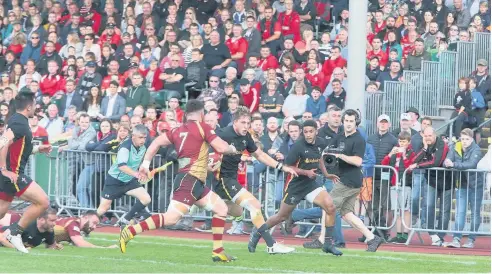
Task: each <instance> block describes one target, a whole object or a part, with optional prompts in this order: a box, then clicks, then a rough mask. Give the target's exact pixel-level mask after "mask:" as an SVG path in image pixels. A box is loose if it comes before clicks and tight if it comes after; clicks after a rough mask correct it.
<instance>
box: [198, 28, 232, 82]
mask: <svg viewBox="0 0 492 274" xmlns="http://www.w3.org/2000/svg"><path fill="white" fill-rule="evenodd" d="M202 54H203V61H204V62H205V66H206V67H207V69H209V70H210V75H213V76H217V77H219V78H222V77H224V76H225V71H226V68H227V67H228V66H229V63H230V62H231V61H232V59H231V51H230V50H229V48H228V47H227V46H226V45H225V44H224V43H222V42H220V35H219V33H218V32H217V31H212V33H210V43H209V44H205V45H204V46H203V47H202Z"/></svg>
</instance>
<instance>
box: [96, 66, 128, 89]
mask: <svg viewBox="0 0 492 274" xmlns="http://www.w3.org/2000/svg"><path fill="white" fill-rule="evenodd" d="M119 69H120V65H119V64H118V61H116V60H112V61H111V62H109V65H108V75H107V76H106V77H104V79H103V80H102V83H101V90H102V91H103V92H106V89H108V88H109V83H111V81H117V82H118V83H120V86H121V87H122V86H124V85H125V77H123V75H121V74H119V72H118V70H119Z"/></svg>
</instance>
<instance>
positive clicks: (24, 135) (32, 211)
mask: <svg viewBox="0 0 492 274" xmlns="http://www.w3.org/2000/svg"><path fill="white" fill-rule="evenodd" d="M14 106H15V110H16V113H14V114H13V115H12V116H11V117H10V119H9V120H8V121H7V126H8V128H10V129H11V130H12V131H13V133H14V138H13V140H12V141H10V142H8V143H7V144H6V145H5V146H4V147H3V148H2V149H1V150H0V171H1V173H2V175H1V176H0V218H3V216H4V215H5V213H7V211H8V209H9V206H10V203H11V202H12V200H13V198H14V196H16V197H19V198H20V199H21V200H24V201H28V202H30V203H31V205H30V206H29V207H28V208H27V209H26V211H25V212H24V214H23V215H22V217H21V219H20V220H19V222H17V223H14V224H12V225H11V226H10V227H9V228H8V229H7V230H5V232H4V235H5V238H6V239H7V240H8V241H9V242H10V243H11V244H12V245H13V246H14V247H15V248H16V249H17V250H19V251H21V252H23V253H28V252H29V251H28V250H27V249H26V247H25V246H24V244H23V242H22V232H23V231H24V230H25V229H26V228H27V227H28V226H29V224H31V223H32V222H34V221H35V220H36V219H37V218H38V217H39V216H41V214H43V212H45V211H46V210H47V209H48V206H49V200H48V196H47V195H46V193H45V192H44V190H43V189H42V188H41V187H40V186H39V185H38V184H37V183H36V182H34V181H33V180H32V179H31V178H29V177H28V176H26V175H25V174H24V169H25V167H26V164H27V161H28V160H29V156H30V155H31V153H36V152H43V153H49V152H50V151H51V145H39V146H35V147H33V144H32V132H31V128H30V127H29V122H28V119H29V118H32V117H33V116H34V111H35V109H36V102H35V96H34V93H32V92H20V93H19V94H18V95H17V96H16V97H15V100H14Z"/></svg>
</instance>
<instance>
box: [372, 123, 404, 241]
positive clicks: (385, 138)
mask: <svg viewBox="0 0 492 274" xmlns="http://www.w3.org/2000/svg"><path fill="white" fill-rule="evenodd" d="M377 122H378V124H377V126H378V133H376V134H373V135H371V136H369V138H368V139H367V143H368V144H371V145H372V146H373V148H374V153H375V154H376V165H380V164H381V162H382V161H383V159H384V157H385V156H386V155H388V154H389V153H390V152H391V150H392V149H393V148H394V147H395V146H397V145H398V139H397V138H396V137H395V136H393V134H391V132H390V131H389V129H390V127H391V120H390V117H389V116H388V115H386V114H382V115H379V117H378V120H377ZM390 180H391V170H390V169H376V170H375V172H374V183H373V200H372V216H373V217H372V221H373V222H374V225H376V226H380V227H389V226H391V223H392V220H391V219H392V218H391V216H388V217H389V218H388V222H386V213H387V212H389V209H390V208H391V205H390V200H389V199H388V195H389V193H390V189H389V188H390ZM384 233H385V235H382V236H384V237H387V235H386V234H387V232H384ZM364 240H365V239H364Z"/></svg>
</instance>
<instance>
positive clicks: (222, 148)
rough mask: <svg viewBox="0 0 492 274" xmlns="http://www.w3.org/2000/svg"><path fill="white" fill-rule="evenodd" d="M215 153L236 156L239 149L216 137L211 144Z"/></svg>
mask: <svg viewBox="0 0 492 274" xmlns="http://www.w3.org/2000/svg"><path fill="white" fill-rule="evenodd" d="M210 145H211V146H212V148H213V149H215V151H217V152H218V153H221V154H236V153H238V151H237V149H236V148H235V147H234V146H233V145H229V144H228V143H227V142H226V141H224V140H222V139H221V138H220V137H216V138H214V139H213V140H212V142H210Z"/></svg>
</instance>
